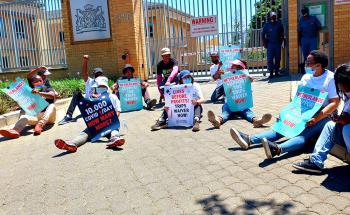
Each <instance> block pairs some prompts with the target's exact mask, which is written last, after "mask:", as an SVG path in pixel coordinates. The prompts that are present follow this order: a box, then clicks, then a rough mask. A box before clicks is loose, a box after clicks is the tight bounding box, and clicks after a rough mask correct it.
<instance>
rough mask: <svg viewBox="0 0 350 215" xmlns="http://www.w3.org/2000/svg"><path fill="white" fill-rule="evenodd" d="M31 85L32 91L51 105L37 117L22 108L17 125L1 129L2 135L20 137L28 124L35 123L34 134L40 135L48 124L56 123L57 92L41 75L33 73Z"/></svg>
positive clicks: (11, 137) (13, 137)
mask: <svg viewBox="0 0 350 215" xmlns="http://www.w3.org/2000/svg"><path fill="white" fill-rule="evenodd" d="M29 86H30V87H32V88H33V90H32V93H33V94H38V95H39V96H41V97H43V98H44V99H45V100H46V101H47V102H48V103H49V106H47V107H46V109H45V110H43V111H42V112H41V113H39V114H38V115H37V116H36V117H33V116H29V115H26V114H25V112H24V111H23V110H21V112H20V118H19V120H18V121H17V123H16V124H15V126H14V127H13V128H12V129H3V130H0V135H2V136H4V137H7V138H10V139H15V138H19V137H20V136H21V132H22V131H23V129H24V128H25V127H26V125H35V127H34V135H40V134H41V132H42V130H43V128H44V127H45V125H46V124H54V123H55V121H56V107H55V104H54V103H55V99H56V96H57V93H56V92H55V91H54V90H53V89H52V88H48V87H47V86H46V85H45V84H44V81H43V79H42V78H41V77H40V76H39V75H33V76H32V77H30V78H29Z"/></svg>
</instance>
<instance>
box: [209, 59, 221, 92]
mask: <svg viewBox="0 0 350 215" xmlns="http://www.w3.org/2000/svg"><path fill="white" fill-rule="evenodd" d="M218 68H219V65H216V64H213V65H211V66H210V75H211V76H212V77H213V75H215V73H216V72H217V71H218ZM222 84H223V82H222V80H221V79H220V78H219V79H217V80H216V87H220V86H221V85H222Z"/></svg>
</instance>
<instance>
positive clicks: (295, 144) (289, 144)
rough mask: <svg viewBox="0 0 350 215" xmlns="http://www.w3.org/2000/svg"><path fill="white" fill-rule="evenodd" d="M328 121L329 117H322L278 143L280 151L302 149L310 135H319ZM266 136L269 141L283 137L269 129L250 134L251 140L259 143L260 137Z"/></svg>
mask: <svg viewBox="0 0 350 215" xmlns="http://www.w3.org/2000/svg"><path fill="white" fill-rule="evenodd" d="M327 122H329V118H324V119H322V120H321V121H319V122H317V123H316V124H315V125H313V126H311V127H306V128H305V130H304V131H303V132H301V133H300V134H299V135H298V136H296V137H293V138H291V139H289V140H287V141H285V142H283V143H282V144H280V145H279V146H280V148H281V150H282V153H286V152H294V151H297V150H299V149H302V148H303V147H304V146H305V144H306V143H307V141H309V140H310V139H311V138H312V137H314V136H316V135H319V134H320V133H321V131H322V129H323V127H324V126H325V125H326V123H327ZM263 138H266V139H267V140H269V141H272V142H274V141H277V140H279V139H281V138H283V135H281V134H279V133H277V132H275V131H273V130H270V131H266V132H263V133H260V134H255V135H253V136H251V141H252V143H253V144H259V143H261V141H262V139H263Z"/></svg>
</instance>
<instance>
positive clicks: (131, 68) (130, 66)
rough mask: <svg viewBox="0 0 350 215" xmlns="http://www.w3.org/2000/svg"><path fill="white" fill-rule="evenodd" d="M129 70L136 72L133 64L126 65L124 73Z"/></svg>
mask: <svg viewBox="0 0 350 215" xmlns="http://www.w3.org/2000/svg"><path fill="white" fill-rule="evenodd" d="M127 69H130V70H131V72H135V69H134V67H132V65H131V64H125V66H124V69H123V73H124V72H125V71H126V70H127Z"/></svg>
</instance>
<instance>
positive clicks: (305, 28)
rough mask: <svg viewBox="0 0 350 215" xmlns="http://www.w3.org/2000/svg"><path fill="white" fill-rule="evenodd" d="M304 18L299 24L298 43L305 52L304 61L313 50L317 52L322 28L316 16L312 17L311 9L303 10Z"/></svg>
mask: <svg viewBox="0 0 350 215" xmlns="http://www.w3.org/2000/svg"><path fill="white" fill-rule="evenodd" d="M301 14H302V17H300V19H299V23H298V42H299V45H300V46H301V50H302V52H303V57H304V61H303V62H305V61H306V58H307V56H308V55H309V54H310V52H311V51H312V50H317V42H318V36H319V31H320V30H321V28H322V26H321V23H320V21H319V20H318V19H317V18H316V17H315V16H310V14H309V8H307V7H304V8H303V9H302V10H301Z"/></svg>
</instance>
